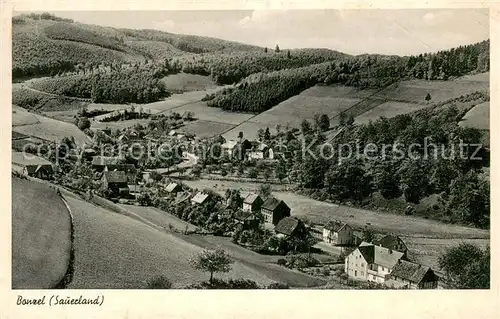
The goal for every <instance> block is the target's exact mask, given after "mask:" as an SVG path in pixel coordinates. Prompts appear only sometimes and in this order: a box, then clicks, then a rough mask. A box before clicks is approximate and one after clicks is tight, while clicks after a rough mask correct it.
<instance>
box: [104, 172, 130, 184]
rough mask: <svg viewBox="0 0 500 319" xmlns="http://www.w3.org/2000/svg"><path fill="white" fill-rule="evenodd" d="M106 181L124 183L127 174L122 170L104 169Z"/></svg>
mask: <svg viewBox="0 0 500 319" xmlns="http://www.w3.org/2000/svg"><path fill="white" fill-rule="evenodd" d="M103 176H104V177H105V178H106V180H107V181H108V183H126V182H127V175H126V174H125V172H124V171H106V172H104V175H103Z"/></svg>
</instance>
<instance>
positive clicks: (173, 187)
mask: <svg viewBox="0 0 500 319" xmlns="http://www.w3.org/2000/svg"><path fill="white" fill-rule="evenodd" d="M181 190H182V187H181V185H179V184H177V183H170V184H168V185H167V187H165V191H166V192H167V193H170V194H176V193H177V192H180V191H181Z"/></svg>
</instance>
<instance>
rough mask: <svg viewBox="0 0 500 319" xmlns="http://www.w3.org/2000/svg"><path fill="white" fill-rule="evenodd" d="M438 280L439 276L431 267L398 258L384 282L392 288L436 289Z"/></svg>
mask: <svg viewBox="0 0 500 319" xmlns="http://www.w3.org/2000/svg"><path fill="white" fill-rule="evenodd" d="M438 281H439V277H438V276H437V275H436V274H435V273H434V271H432V269H431V268H429V267H427V266H422V265H420V264H417V263H413V262H409V261H406V260H400V261H399V263H398V264H397V265H396V266H395V267H394V269H393V270H392V272H391V274H390V275H389V279H388V280H387V281H386V283H385V284H386V285H387V286H389V287H393V288H409V289H436V288H437V285H438Z"/></svg>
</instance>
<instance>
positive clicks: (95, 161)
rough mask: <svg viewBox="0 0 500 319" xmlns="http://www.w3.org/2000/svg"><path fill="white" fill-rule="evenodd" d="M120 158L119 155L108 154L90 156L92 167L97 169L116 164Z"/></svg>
mask: <svg viewBox="0 0 500 319" xmlns="http://www.w3.org/2000/svg"><path fill="white" fill-rule="evenodd" d="M121 161H122V159H121V158H119V157H110V156H94V157H93V158H92V168H94V169H95V170H97V171H100V172H102V171H104V169H105V168H106V166H107V165H117V164H119V163H121Z"/></svg>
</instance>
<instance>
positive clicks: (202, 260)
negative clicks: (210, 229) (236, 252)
mask: <svg viewBox="0 0 500 319" xmlns="http://www.w3.org/2000/svg"><path fill="white" fill-rule="evenodd" d="M190 263H191V265H192V266H193V267H194V269H197V270H202V271H206V272H209V273H210V283H212V282H213V278H214V273H218V272H220V273H225V272H229V271H230V270H231V265H232V264H233V263H234V260H233V259H232V258H231V256H229V255H228V254H227V253H226V252H225V251H224V250H223V249H222V248H221V247H218V248H216V249H214V250H211V249H204V250H203V251H202V252H201V253H199V254H198V255H196V256H194V257H193V258H192V259H191V260H190Z"/></svg>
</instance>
